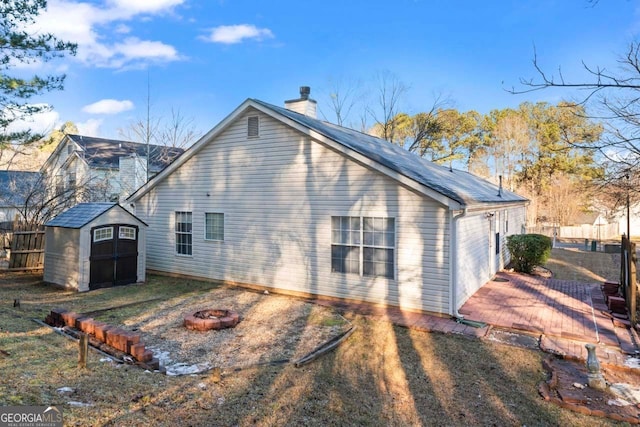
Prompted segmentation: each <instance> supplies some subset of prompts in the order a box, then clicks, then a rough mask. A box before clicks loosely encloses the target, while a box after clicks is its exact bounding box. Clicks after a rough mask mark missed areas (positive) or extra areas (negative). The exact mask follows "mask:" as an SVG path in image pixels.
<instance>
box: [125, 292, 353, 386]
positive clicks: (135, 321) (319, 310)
mask: <svg viewBox="0 0 640 427" xmlns="http://www.w3.org/2000/svg"><path fill="white" fill-rule="evenodd" d="M212 306H217V307H229V309H230V310H233V311H234V312H236V313H238V314H239V315H240V322H239V323H238V324H237V325H236V326H235V327H234V328H229V329H219V330H209V331H194V330H190V329H187V328H185V326H184V317H185V315H188V314H189V313H194V312H198V311H201V310H205V309H206V308H207V307H212ZM124 323H125V327H126V328H127V329H130V330H136V331H139V332H141V333H142V340H143V341H144V343H145V344H146V346H147V348H149V349H151V350H152V351H153V353H154V355H155V356H156V357H158V358H160V360H161V363H162V364H163V365H164V366H165V367H166V368H167V373H168V374H186V373H195V372H202V371H206V370H208V369H211V368H213V367H218V368H222V369H226V370H229V369H238V368H246V367H249V366H255V365H260V364H269V363H284V362H285V361H294V360H296V359H299V358H301V357H303V356H304V355H306V354H307V353H309V352H311V351H312V350H314V349H315V348H316V347H318V346H319V345H321V344H322V343H324V342H326V341H328V340H330V339H331V338H333V337H335V336H337V335H339V334H341V333H342V332H344V331H345V330H346V329H348V327H349V322H348V321H347V320H345V319H344V318H343V317H342V316H340V315H339V314H337V313H335V312H334V311H332V310H331V309H328V308H325V307H320V306H317V305H314V304H310V303H306V302H304V301H301V300H297V299H293V298H286V297H283V296H279V295H274V294H266V295H265V294H261V293H255V292H248V291H245V290H237V289H229V288H219V289H213V290H211V291H210V292H207V293H204V294H201V295H198V296H194V297H191V298H180V299H173V300H169V301H167V302H165V303H163V304H161V305H159V306H157V307H156V308H155V309H154V310H152V311H149V310H146V311H145V312H144V313H143V314H140V315H137V316H134V317H131V318H129V319H127V320H126V321H125V322H124Z"/></svg>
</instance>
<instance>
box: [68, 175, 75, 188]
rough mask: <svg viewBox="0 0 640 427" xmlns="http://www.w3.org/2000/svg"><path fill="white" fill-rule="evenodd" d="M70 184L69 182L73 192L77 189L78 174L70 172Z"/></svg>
mask: <svg viewBox="0 0 640 427" xmlns="http://www.w3.org/2000/svg"><path fill="white" fill-rule="evenodd" d="M68 180H69V181H68V182H69V189H71V190H73V189H74V188H76V173H75V172H70V173H69V177H68Z"/></svg>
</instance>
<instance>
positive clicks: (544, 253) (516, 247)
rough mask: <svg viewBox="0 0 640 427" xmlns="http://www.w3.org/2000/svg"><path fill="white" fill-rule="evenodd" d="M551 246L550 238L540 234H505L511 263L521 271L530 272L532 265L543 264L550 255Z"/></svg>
mask: <svg viewBox="0 0 640 427" xmlns="http://www.w3.org/2000/svg"><path fill="white" fill-rule="evenodd" d="M551 246H552V243H551V239H550V238H549V237H547V236H543V235H542V234H514V235H512V236H507V249H509V253H511V263H512V264H513V268H514V269H515V270H516V271H518V272H521V273H531V272H532V271H533V267H535V266H536V265H542V264H544V263H545V262H546V261H547V259H549V255H551Z"/></svg>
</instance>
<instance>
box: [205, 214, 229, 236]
mask: <svg viewBox="0 0 640 427" xmlns="http://www.w3.org/2000/svg"><path fill="white" fill-rule="evenodd" d="M204 239H205V240H224V214H222V213H215V212H207V213H205V214H204Z"/></svg>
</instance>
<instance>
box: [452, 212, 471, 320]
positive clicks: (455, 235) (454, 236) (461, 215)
mask: <svg viewBox="0 0 640 427" xmlns="http://www.w3.org/2000/svg"><path fill="white" fill-rule="evenodd" d="M465 216H467V207H464V208H463V209H462V212H461V213H459V214H457V215H452V216H451V219H452V221H451V248H450V249H449V253H450V256H449V259H450V260H451V263H450V265H451V274H450V275H449V277H451V286H450V287H449V289H451V295H450V298H449V300H450V302H451V306H450V309H449V314H451V316H452V317H454V318H455V319H456V320H463V319H464V316H463V315H462V314H460V313H459V312H458V307H457V306H458V299H457V298H458V256H457V255H458V253H459V251H458V241H459V239H458V221H460V220H461V219H462V218H464V217H465Z"/></svg>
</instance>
